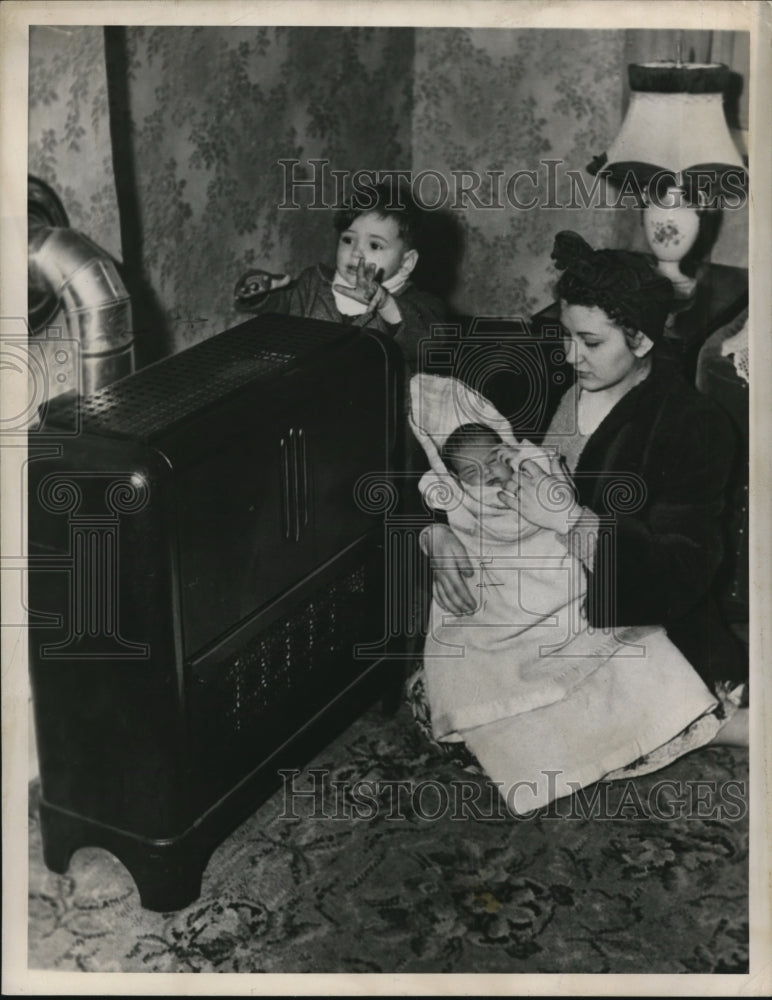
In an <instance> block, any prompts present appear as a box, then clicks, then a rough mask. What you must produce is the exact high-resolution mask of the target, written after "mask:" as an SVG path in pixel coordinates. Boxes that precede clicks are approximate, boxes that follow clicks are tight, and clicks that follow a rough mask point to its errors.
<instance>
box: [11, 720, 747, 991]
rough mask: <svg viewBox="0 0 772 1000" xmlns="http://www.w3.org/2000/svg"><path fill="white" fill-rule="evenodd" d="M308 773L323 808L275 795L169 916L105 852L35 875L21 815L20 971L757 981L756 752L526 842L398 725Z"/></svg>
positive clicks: (701, 757) (527, 833) (380, 729)
mask: <svg viewBox="0 0 772 1000" xmlns="http://www.w3.org/2000/svg"><path fill="white" fill-rule="evenodd" d="M311 768H314V769H320V770H324V771H326V772H328V773H327V774H326V775H324V776H323V775H322V774H319V773H317V774H313V773H312V772H311V771H310V770H307V771H306V772H303V774H301V775H300V776H298V777H297V778H296V779H295V784H294V790H295V791H296V792H297V791H300V790H303V789H305V790H309V789H312V788H314V787H315V788H316V791H317V793H318V794H317V795H316V797H315V798H311V797H309V796H306V797H301V796H299V795H295V796H294V798H293V797H291V796H289V795H286V794H285V791H279V792H277V793H276V795H274V796H273V798H271V799H270V800H269V801H268V802H266V803H265V805H263V806H262V807H261V808H260V809H259V810H258V811H257V813H255V815H254V816H252V817H251V818H250V819H249V820H248V821H247V822H246V823H244V824H243V825H242V826H241V827H240V828H239V829H238V830H237V831H236V832H235V833H234V834H233V835H232V836H231V837H230V838H229V839H228V840H227V841H226V842H225V843H224V844H222V845H221V846H220V847H219V848H218V850H217V851H216V852H215V854H214V856H213V857H212V859H211V861H210V863H209V866H208V868H207V871H206V874H205V876H204V883H203V892H202V895H201V897H200V899H199V900H198V901H197V902H195V903H194V904H192V905H191V906H189V907H188V908H187V909H185V910H181V911H179V912H176V913H168V914H160V913H151V912H148V911H146V910H142V909H141V907H140V906H139V902H138V895H137V892H136V889H135V888H134V885H133V882H132V881H131V879H130V877H129V876H128V874H127V873H126V871H125V869H124V868H123V867H122V866H121V865H120V864H119V863H118V862H117V861H115V860H114V859H113V858H112V856H111V855H109V854H107V853H106V852H104V851H101V850H97V849H84V850H81V851H79V852H77V853H76V855H75V856H74V858H73V861H72V863H71V866H70V870H69V872H68V874H67V875H66V876H58V875H54V874H52V873H51V872H49V871H47V870H46V868H45V866H44V865H43V861H42V856H41V846H40V834H39V829H38V824H37V819H36V812H35V808H34V797H35V796H34V794H33V796H32V798H33V802H32V808H31V810H30V813H31V815H30V927H29V967H30V968H34V969H56V970H81V971H122V972H210V971H212V972H317V973H322V972H388V973H396V972H417V973H420V972H457V973H460V972H477V973H481V972H504V973H507V972H508V973H520V972H551V973H558V972H578V973H583V972H584V973H599V972H614V973H626V972H627V973H640V972H661V973H665V972H668V973H711V972H712V973H721V972H726V973H744V972H747V969H748V964H747V963H748V917H747V893H748V821H747V816H746V815H745V802H746V801H747V799H746V796H745V790H746V786H747V778H748V773H747V772H748V757H747V752H746V751H740V750H731V749H728V748H709V749H705V750H701V751H698V752H697V753H694V754H692V755H690V756H688V757H685V758H682V759H681V760H680V761H678V762H676V764H674V765H672V766H670V767H669V768H667V770H665V771H661V772H659V773H658V774H654V775H650V776H648V777H646V778H639V779H636V780H635V781H634V782H632V781H631V782H629V783H628V782H615V783H611V784H609V783H607V784H601V785H597V786H595V792H596V794H597V796H598V797H597V798H596V799H594V800H593V799H592V797H591V795H590V794H589V793H588V795H587V796H586V798H585V799H584V800H577V798H576V797H575V798H574V799H573V800H562V802H561V803H559V804H558V805H557V806H553V808H552V810H551V811H550V810H547V811H542V812H541V813H539V814H536V815H534V816H532V817H530V818H523V819H519V820H515V819H512V818H510V817H505V816H503V815H501V814H500V810H499V807H498V798H497V793H496V792H495V789H493V788H492V787H491V786H490V785H487V784H486V782H485V781H484V780H483V779H481V778H478V777H476V776H475V775H473V774H470V773H466V772H464V771H463V770H462V769H461V768H460V767H459V766H458V765H456V764H453V763H452V762H450V761H448V760H445V759H443V758H441V757H440V756H438V755H437V753H436V752H435V751H434V750H433V749H432V747H431V746H430V745H429V744H428V743H427V742H426V741H425V739H424V738H423V736H422V735H421V734H420V732H419V731H418V730H417V729H416V727H415V725H414V723H413V721H412V718H411V717H410V716H409V713H408V711H407V709H406V708H404V707H403V708H402V709H400V711H399V712H398V713H397V715H396V716H394V717H392V718H384V717H383V716H382V715H380V714H379V713H378V712H377V711H376V710H372V711H370V712H368V713H367V714H365V715H364V716H363V717H362V718H361V719H359V720H358V721H357V722H356V723H355V724H354V725H352V726H351V727H350V728H349V729H348V730H346V731H345V732H344V733H343V735H342V736H341V737H340V738H339V739H337V740H336V741H335V742H334V743H332V744H331V745H330V746H329V747H328V748H327V749H326V750H324V751H323V752H322V753H321V754H320V755H319V756H318V757H317V758H316V760H315V761H314V762H313V764H312V765H311ZM360 781H361V782H369V783H370V784H362V785H359V786H355V783H356V782H360ZM333 782H338V783H339V784H338V785H337V786H336V785H334V784H333ZM388 782H402V784H401V785H398V784H388ZM33 791H34V790H33ZM604 796H605V803H604ZM679 803H680V805H679ZM601 810H602V812H603V815H601V814H600V813H601ZM679 810H680V811H681V812H682V815H680V816H678V813H679ZM454 813H455V815H454ZM496 813H499V815H498V816H497V815H496ZM292 814H294V815H292ZM672 814H675V815H676V818H672V819H668V818H664V816H666V815H672ZM432 816H434V817H435V818H432Z"/></svg>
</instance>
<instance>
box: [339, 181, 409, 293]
mask: <svg viewBox="0 0 772 1000" xmlns="http://www.w3.org/2000/svg"><path fill="white" fill-rule="evenodd" d="M421 215H422V212H421V209H420V207H419V206H418V204H417V203H416V202H415V200H414V199H413V197H412V195H411V194H410V191H409V190H408V189H407V188H405V187H400V186H397V187H395V188H394V189H392V186H391V185H389V184H378V185H376V186H375V187H367V188H363V189H362V191H361V192H360V193H359V194H357V195H356V196H355V197H354V198H353V199H352V201H351V204H350V206H349V207H348V208H344V209H342V210H341V211H339V212H338V213H337V214H336V216H335V228H336V230H337V231H338V233H339V237H338V253H337V259H336V264H337V269H338V273H339V274H340V275H341V277H342V278H344V279H345V280H346V281H348V282H350V283H351V284H352V285H353V284H355V283H356V273H357V265H358V264H359V261H360V260H362V259H364V262H365V265H368V266H369V265H371V264H374V265H375V271H376V276H377V280H378V281H380V282H384V281H388V280H389V279H390V278H394V277H395V276H396V275H400V276H402V277H403V280H404V279H406V278H407V277H408V275H409V274H410V273H411V271H412V270H413V268H414V267H415V266H416V264H417V262H418V250H417V242H418V230H419V227H420V223H421Z"/></svg>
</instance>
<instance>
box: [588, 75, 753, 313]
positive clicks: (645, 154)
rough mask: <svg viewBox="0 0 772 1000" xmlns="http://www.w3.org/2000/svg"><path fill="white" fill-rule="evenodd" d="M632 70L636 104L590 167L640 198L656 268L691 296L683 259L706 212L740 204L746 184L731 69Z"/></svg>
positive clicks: (632, 93)
mask: <svg viewBox="0 0 772 1000" xmlns="http://www.w3.org/2000/svg"><path fill="white" fill-rule="evenodd" d="M628 72H629V79H630V104H629V106H628V109H627V114H626V115H625V118H624V121H623V122H622V127H621V129H620V132H619V135H618V136H617V137H616V139H615V140H614V142H613V143H612V144H611V146H610V147H609V149H608V152H606V153H604V154H602V155H601V156H597V157H595V159H594V160H593V161H592V163H591V164H590V165H589V166H588V167H587V170H588V171H589V173H591V174H593V175H595V174H600V176H603V177H606V178H608V179H609V181H610V182H611V183H612V184H614V185H615V186H617V187H619V188H620V189H622V193H623V194H622V196H624V194H625V193H627V194H634V195H636V196H637V198H638V203H639V204H642V205H643V206H644V215H643V225H644V230H645V233H646V238H647V240H648V243H649V246H650V248H651V251H652V253H653V254H654V256H655V257H656V259H657V266H658V267H659V270H660V271H661V272H662V273H663V274H664V275H665V276H666V277H667V278H669V279H670V281H671V282H672V283H673V288H674V291H675V294H676V296H678V297H680V298H688V297H690V296H691V295H692V294H693V293H694V290H695V286H696V278H693V277H690V276H689V275H686V274H684V273H683V271H682V270H681V263H682V261H683V259H684V257H685V256H686V255H687V253H689V251H690V250H691V249H692V248H693V247H694V244H695V242H696V240H697V237H698V235H699V232H700V218H701V216H702V215H706V214H707V213H709V212H711V211H713V212H715V211H716V210H717V211H719V212H720V211H721V209H722V207H723V205H724V204H734V205H738V204H739V203H741V201H742V195H743V192H744V189H745V187H746V185H747V173H746V170H745V165H744V163H743V159H742V156H741V155H740V153H739V151H738V149H737V147H736V146H735V144H734V141H733V139H732V137H731V135H730V133H729V128H728V126H727V123H726V117H725V115H724V108H723V95H724V92H725V91H726V88H727V84H728V83H729V75H730V74H729V70H728V68H727V67H726V66H724V65H722V64H720V63H682V62H651V63H642V64H636V63H633V64H631V65H630V66H629V68H628ZM730 198H731V199H732V200H731V201H730Z"/></svg>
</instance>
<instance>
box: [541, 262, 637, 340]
mask: <svg viewBox="0 0 772 1000" xmlns="http://www.w3.org/2000/svg"><path fill="white" fill-rule="evenodd" d="M556 291H557V295H558V298H559V299H560V300H561V301H562V302H565V303H566V305H569V306H588V307H592V306H597V307H598V309H602V310H603V312H604V313H605V314H606V315H607V316H608V318H609V319H610V320H611V322H612V323H615V324H616V325H617V326H618V327H619V328H620V329H621V330H622V332H623V333H624V335H625V337H626V338H627V341H628V343H631V342H632V341H633V340H634V339H635V338H636V336H637V334H638V329H637V328H636V327H635V325H634V324H632V323H631V322H630V320H629V319H628V318H627V316H626V315H625V313H624V312H623V311H622V310H621V309H620V308H619V306H618V305H617V304H616V303H615V298H614V295H613V294H609V293H608V292H607V291H605V290H600V289H597V288H592V287H590V286H589V285H585V284H584V283H583V282H581V281H579V280H578V279H577V278H576V277H575V276H574V275H573V274H571V273H569V272H568V271H564V272H563V274H561V276H560V278H559V279H558V283H557V288H556Z"/></svg>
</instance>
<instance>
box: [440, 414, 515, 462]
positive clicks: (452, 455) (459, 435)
mask: <svg viewBox="0 0 772 1000" xmlns="http://www.w3.org/2000/svg"><path fill="white" fill-rule="evenodd" d="M486 440H487V441H490V442H492V443H493V444H503V443H504V440H503V438H502V437H501V436H500V435H499V434H498V433H497V432H496V431H494V429H493V428H492V427H488V426H487V425H486V424H461V426H460V427H457V428H456V429H455V430H454V431H453V432H452V433H451V434H449V435H448V438H447V440H446V441H445V444H444V445H443V446H442V450H441V451H440V458H441V459H442V461H443V463H444V464H445V466H446V467H447V468H449V469H450V470H451V471H454V470H455V463H456V460H457V459H458V456H459V453H460V452H461V451H462V450H463V449H464V448H465V447H468V446H469V445H470V444H472V445H474V444H479V443H482V442H484V441H486Z"/></svg>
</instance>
